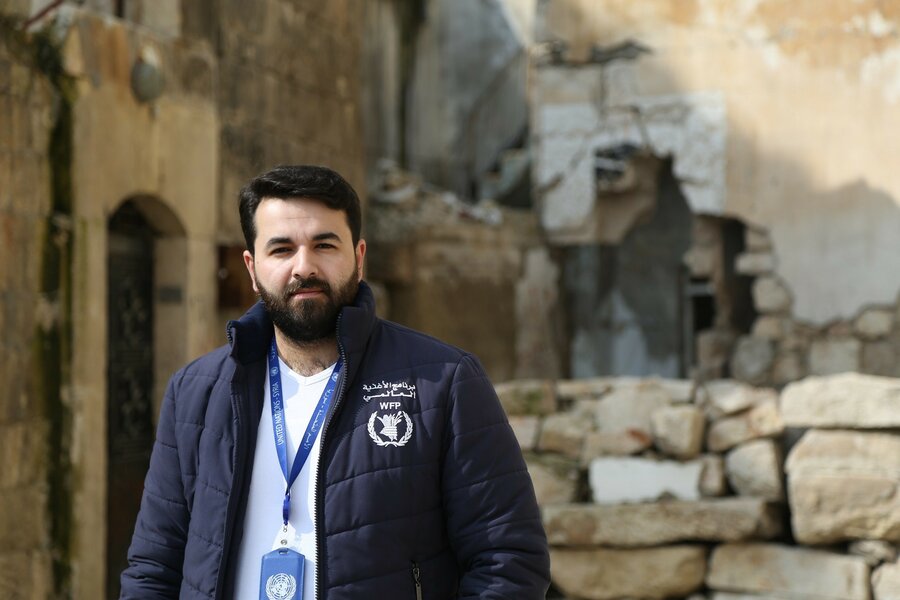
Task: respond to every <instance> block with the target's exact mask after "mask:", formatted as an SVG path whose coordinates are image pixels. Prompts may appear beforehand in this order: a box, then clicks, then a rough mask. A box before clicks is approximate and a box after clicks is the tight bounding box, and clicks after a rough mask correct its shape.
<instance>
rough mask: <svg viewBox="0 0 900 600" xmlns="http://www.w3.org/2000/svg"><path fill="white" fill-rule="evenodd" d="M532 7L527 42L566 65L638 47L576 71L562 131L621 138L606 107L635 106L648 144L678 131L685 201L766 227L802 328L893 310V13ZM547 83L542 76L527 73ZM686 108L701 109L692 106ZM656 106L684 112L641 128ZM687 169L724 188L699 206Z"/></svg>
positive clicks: (773, 6)
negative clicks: (598, 50)
mask: <svg viewBox="0 0 900 600" xmlns="http://www.w3.org/2000/svg"><path fill="white" fill-rule="evenodd" d="M538 8H539V13H540V14H539V19H538V21H539V23H538V31H539V40H542V41H546V40H550V39H560V40H564V41H565V42H566V43H567V44H568V46H569V47H568V51H567V54H566V56H567V59H568V60H572V61H583V60H586V59H588V58H589V57H590V50H591V47H592V46H594V45H599V46H604V47H609V46H610V45H612V44H616V43H618V42H622V41H623V40H627V39H633V40H636V41H638V42H639V43H640V44H642V45H644V46H646V47H647V48H649V50H650V53H649V54H645V55H643V56H641V57H640V58H638V59H636V60H631V61H618V62H615V63H610V68H607V69H605V70H603V72H602V73H600V72H599V71H600V70H601V69H600V68H599V67H596V68H594V70H595V71H596V72H595V73H594V74H593V75H591V74H588V73H584V74H577V75H574V77H576V78H583V79H587V80H588V81H586V82H584V83H582V84H580V88H581V92H580V94H581V96H582V97H581V99H580V100H579V102H577V103H576V102H570V103H568V106H566V107H565V109H564V111H565V112H566V113H568V115H569V118H570V119H571V120H570V121H568V122H574V127H576V131H575V132H573V134H575V133H577V131H578V130H580V131H584V132H591V134H592V135H596V136H600V137H605V136H610V135H612V136H615V137H622V136H624V137H626V138H630V137H633V135H634V128H635V127H636V126H637V125H636V124H635V123H636V121H635V119H634V118H629V117H626V118H625V123H624V124H622V123H621V120H619V119H617V117H616V115H615V110H612V109H615V108H616V106H617V105H632V106H634V107H635V108H636V109H639V110H640V112H641V113H642V114H643V113H645V112H646V113H648V114H649V116H650V119H649V120H648V122H647V129H648V135H649V137H650V138H651V139H650V143H651V145H652V146H654V147H655V146H658V145H665V142H660V141H659V140H677V139H678V138H680V137H681V136H683V135H687V136H688V138H687V143H685V144H681V145H680V148H679V147H678V146H679V145H678V144H675V143H672V144H670V146H671V147H670V148H669V150H670V151H672V152H673V154H674V158H675V169H676V174H678V173H679V172H681V173H683V174H685V175H686V176H685V185H686V189H685V193H686V195H687V196H688V198H689V200H690V201H691V204H692V206H693V207H694V208H695V209H696V210H699V211H702V212H706V213H711V214H724V215H731V216H737V217H740V218H741V219H743V220H745V221H747V222H748V223H751V224H756V225H759V226H762V227H764V228H766V229H768V230H769V231H770V232H771V235H772V242H773V246H774V250H775V254H776V256H777V257H778V261H777V265H776V268H775V272H776V274H777V275H778V276H779V277H781V278H782V279H783V280H784V281H785V282H786V283H787V285H788V287H789V288H790V290H791V293H792V295H793V299H794V302H793V312H794V314H795V315H796V316H797V317H798V318H799V319H801V320H803V321H808V322H811V323H814V324H817V325H821V324H824V323H827V322H829V321H832V320H834V319H851V318H853V317H855V316H857V315H858V314H859V313H860V311H861V310H862V309H863V308H865V307H866V306H867V305H871V304H881V305H884V304H894V303H895V302H896V301H897V297H898V292H900V236H897V235H896V232H897V231H898V230H900V177H898V176H897V172H896V169H895V168H894V167H893V165H892V161H891V160H889V159H886V157H891V156H894V155H896V154H897V151H898V144H900V142H898V141H897V138H896V136H895V135H893V132H894V131H896V130H897V126H898V125H900V112H898V111H897V102H898V100H900V94H898V89H900V85H898V77H900V69H898V65H900V61H898V60H897V57H898V56H900V40H898V19H900V5H898V4H897V3H894V2H889V3H884V2H876V1H874V0H861V1H859V2H841V1H826V2H821V1H816V2H813V1H811V0H808V1H804V2H795V1H787V0H768V1H751V2H741V3H734V2H726V1H724V0H706V1H700V0H696V1H694V0H686V1H684V2H677V3H673V2H667V1H665V0H648V1H643V2H630V1H627V0H603V1H602V2H595V1H593V0H565V1H561V2H547V3H542V4H540V5H539V7H538ZM571 74H572V73H571V70H570V71H569V73H568V74H567V75H571ZM553 76H554V75H553V73H552V68H551V69H550V71H548V72H547V73H546V74H542V75H540V76H539V78H546V79H547V80H548V81H549V79H550V78H551V77H553ZM538 86H539V87H544V88H546V87H548V86H541V84H540V83H539V84H538ZM699 98H708V99H709V100H704V101H703V102H702V103H701V104H700V105H698V104H697V102H696V101H694V99H699ZM591 100H593V102H592V101H591ZM710 101H712V102H714V103H715V106H717V108H716V112H715V114H717V115H720V117H717V118H716V121H717V122H718V123H719V124H720V125H721V126H724V127H725V130H721V129H719V130H717V131H716V132H714V134H713V135H714V136H722V140H723V142H724V141H725V139H726V138H727V142H725V147H724V150H723V151H721V152H717V149H716V148H715V145H712V146H711V145H710V144H709V143H708V142H707V140H708V139H709V136H700V137H699V140H698V139H696V138H694V137H693V135H692V134H693V132H692V125H691V123H692V122H693V117H692V116H691V115H692V114H701V113H697V110H699V108H698V106H710V104H709V102H710ZM661 103H662V104H664V105H666V104H667V105H668V106H669V110H676V111H678V110H680V111H681V112H682V113H683V114H682V115H680V116H678V115H675V116H673V117H672V118H670V119H668V120H667V124H666V125H665V126H664V129H665V131H659V132H654V131H653V124H654V112H653V107H654V106H656V107H658V106H659V105H660V104H661ZM679 106H680V107H681V108H679ZM556 109H559V110H563V109H561V108H560V107H558V106H553V105H548V106H544V107H537V110H538V111H543V113H544V116H543V117H542V116H541V115H540V114H538V115H536V118H537V119H541V118H546V116H547V115H548V114H549V113H551V112H552V111H554V110H556ZM559 110H557V112H559ZM706 114H708V112H707V113H706ZM707 120H708V119H707ZM539 123H540V121H539ZM591 123H593V124H596V126H594V125H591ZM717 127H719V125H717ZM617 128H618V129H619V132H618V133H616V132H615V130H616V129H617ZM554 130H555V131H559V129H556V128H555V127H554ZM543 131H547V129H546V128H540V127H539V128H538V132H539V133H541V132H543ZM711 133H712V132H711ZM573 137H578V136H575V135H573ZM698 141H699V144H698V143H697V142H698ZM571 143H572V144H577V143H578V141H577V140H573V141H572V142H571ZM573 154H574V151H570V152H568V153H567V155H568V156H572V155H573ZM557 158H558V160H561V161H564V160H565V157H562V158H560V157H557ZM679 163H680V164H681V165H682V166H681V167H679ZM559 168H565V167H563V166H561V167H559ZM697 168H699V169H701V170H707V171H708V172H709V173H710V174H713V175H715V176H716V177H719V176H720V175H724V178H723V182H724V188H722V187H719V188H718V189H716V186H708V189H709V191H710V193H711V196H710V197H709V201H704V202H701V201H698V200H697V198H696V196H694V195H693V194H692V192H691V190H690V189H687V188H688V187H689V186H692V185H694V184H695V183H696V182H695V181H694V180H693V179H692V178H691V177H690V176H689V173H691V172H693V171H695V170H696V169H697ZM552 171H554V169H552V168H549V167H548V166H547V165H542V166H541V168H540V169H539V170H538V172H539V173H540V174H541V175H540V176H539V182H541V183H542V184H546V181H547V177H546V176H545V174H547V173H548V172H552ZM576 182H577V180H573V183H572V185H574V184H575V183H576ZM577 192H578V193H581V192H582V190H577ZM692 196H693V199H692ZM553 218H557V216H553Z"/></svg>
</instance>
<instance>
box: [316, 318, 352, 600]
mask: <svg viewBox="0 0 900 600" xmlns="http://www.w3.org/2000/svg"><path fill="white" fill-rule="evenodd" d="M342 316H343V315H342V314H339V315H338V318H337V325H336V326H335V334H336V335H335V337H336V338H337V345H338V352H340V355H341V362H342V363H343V365H344V372H343V373H341V375H340V378H341V387H340V388H338V393H337V396H335V397H334V405H333V406H332V407H331V410H330V411H329V412H330V414H329V415H328V418H327V420H326V421H325V425H323V426H322V433H321V434H319V462H318V463H316V479H315V495H314V497H315V499H316V507H315V510H316V525H315V529H316V600H323V597H322V565H321V564H320V563H319V556H321V555H322V552H321V550H322V546H323V544H324V543H325V542H324V540H323V539H322V531H321V529H322V515H323V509H322V498H321V489H320V488H319V479H320V476H321V473H322V461H323V460H324V459H325V454H324V450H325V434H326V433H327V432H328V426H329V425H330V424H331V419H332V417H333V416H334V414H335V413H336V412H337V409H338V406H339V405H340V403H341V400H343V398H344V388H345V387H346V384H347V373H349V372H350V365H349V364H348V363H347V353H346V352H345V351H344V345H343V344H342V343H341V317H342Z"/></svg>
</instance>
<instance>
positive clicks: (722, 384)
mask: <svg viewBox="0 0 900 600" xmlns="http://www.w3.org/2000/svg"><path fill="white" fill-rule="evenodd" d="M777 399H778V396H777V394H776V393H775V390H772V389H769V388H757V387H752V386H749V385H747V384H745V383H741V382H739V381H732V380H730V379H718V380H715V381H708V382H706V383H704V384H703V385H702V386H701V387H699V388H697V403H698V404H699V405H700V406H701V407H702V408H703V410H704V412H705V413H706V415H707V417H708V418H709V419H711V420H716V419H721V418H722V417H727V416H729V415H734V414H737V413H739V412H742V411H745V410H747V409H748V408H751V407H753V406H757V405H759V404H764V403H766V402H775V401H776V400H777Z"/></svg>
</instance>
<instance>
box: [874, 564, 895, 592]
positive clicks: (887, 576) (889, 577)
mask: <svg viewBox="0 0 900 600" xmlns="http://www.w3.org/2000/svg"><path fill="white" fill-rule="evenodd" d="M872 597H873V599H874V600H896V599H897V598H900V564H898V563H891V564H884V565H881V566H880V567H878V568H877V569H875V572H874V573H872Z"/></svg>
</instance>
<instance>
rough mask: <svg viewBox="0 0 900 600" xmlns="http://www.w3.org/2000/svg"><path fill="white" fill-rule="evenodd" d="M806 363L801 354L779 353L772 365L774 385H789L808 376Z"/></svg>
mask: <svg viewBox="0 0 900 600" xmlns="http://www.w3.org/2000/svg"><path fill="white" fill-rule="evenodd" d="M806 374H807V373H806V362H805V358H804V356H803V355H802V354H801V353H799V352H792V351H785V352H779V353H778V354H777V355H776V356H775V362H774V363H773V364H772V383H774V384H775V385H787V384H789V383H791V382H792V381H797V380H799V379H802V378H803V377H805V376H806Z"/></svg>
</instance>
